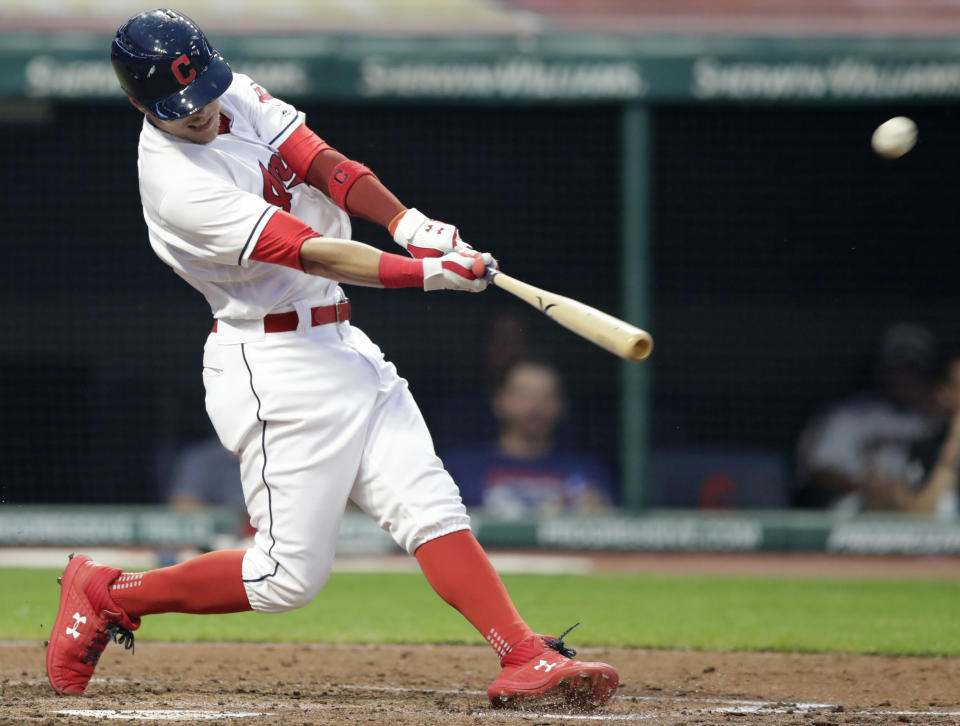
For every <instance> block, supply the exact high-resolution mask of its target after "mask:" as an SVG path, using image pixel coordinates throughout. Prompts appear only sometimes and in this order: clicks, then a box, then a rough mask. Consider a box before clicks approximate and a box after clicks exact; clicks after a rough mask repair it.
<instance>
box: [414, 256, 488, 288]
mask: <svg viewBox="0 0 960 726" xmlns="http://www.w3.org/2000/svg"><path fill="white" fill-rule="evenodd" d="M498 267H499V265H498V264H497V261H496V260H495V259H494V257H493V255H491V254H490V253H489V252H484V253H483V254H481V253H479V252H474V251H473V250H464V251H463V252H448V253H447V254H445V255H444V256H443V257H428V258H425V259H424V260H423V289H424V290H426V291H428V292H429V291H430V290H466V291H468V292H482V291H484V290H486V289H487V279H486V274H487V269H488V268H492V269H494V270H496V269H497V268H498Z"/></svg>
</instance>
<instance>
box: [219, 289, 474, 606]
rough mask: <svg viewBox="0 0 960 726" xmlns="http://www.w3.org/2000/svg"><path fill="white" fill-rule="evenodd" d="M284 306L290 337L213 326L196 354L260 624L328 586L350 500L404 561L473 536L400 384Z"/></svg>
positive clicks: (336, 332) (344, 337) (377, 358)
mask: <svg viewBox="0 0 960 726" xmlns="http://www.w3.org/2000/svg"><path fill="white" fill-rule="evenodd" d="M329 302H332V301H328V303H327V304H329ZM319 304H324V303H319ZM295 307H296V308H297V310H298V313H300V321H301V322H300V327H299V328H298V329H297V330H296V331H291V332H283V333H264V332H263V325H262V322H259V321H253V322H251V321H243V322H241V321H224V320H220V321H218V330H217V332H215V333H211V334H210V336H209V337H208V339H207V343H206V345H205V347H204V358H203V366H204V367H203V378H204V386H205V388H206V407H207V412H208V414H209V415H210V420H211V421H212V422H213V425H214V428H215V429H216V431H217V434H218V436H219V437H220V441H221V442H222V443H223V445H224V446H226V447H227V449H229V450H231V451H233V452H236V453H237V454H238V455H239V457H240V471H241V479H242V484H243V493H244V498H245V500H246V505H247V511H248V512H249V514H250V521H251V523H252V525H253V526H254V527H255V528H256V535H255V537H254V545H253V547H251V548H250V549H249V550H247V552H246V554H245V555H244V558H243V579H244V583H245V587H246V591H247V596H248V598H249V600H250V605H251V607H252V608H253V609H254V610H259V611H261V612H280V611H283V610H289V609H292V608H297V607H301V606H303V605H306V604H307V603H309V602H310V601H311V600H312V599H313V598H314V597H316V595H317V593H318V592H319V591H320V589H321V588H322V587H323V586H324V584H326V582H327V579H328V578H329V576H330V569H331V566H332V564H333V557H334V552H335V547H336V542H337V537H338V535H339V532H340V524H341V522H342V519H343V512H344V508H345V506H346V503H347V499H348V497H349V498H350V499H351V500H353V501H354V502H355V503H356V504H357V506H358V507H360V508H361V509H362V510H363V511H365V512H366V513H367V514H369V515H370V516H371V517H373V519H374V520H376V522H377V523H378V524H379V525H380V526H381V527H382V528H384V529H385V530H386V531H388V532H389V533H390V534H391V535H392V536H393V538H394V540H396V542H397V543H398V544H399V545H400V546H401V547H402V548H403V549H405V550H406V551H407V552H409V553H411V554H413V552H414V551H415V550H416V549H417V547H419V546H420V545H422V544H423V543H424V542H428V541H429V540H431V539H434V538H436V537H440V536H442V535H445V534H449V533H451V532H456V531H458V530H463V529H469V527H470V520H469V517H468V516H467V513H466V509H465V508H464V506H463V503H462V501H461V499H460V494H459V491H458V489H457V487H456V485H455V484H454V482H453V480H452V478H451V477H450V475H449V474H448V473H447V472H446V470H445V469H444V468H443V465H442V463H441V462H440V459H439V458H438V457H437V455H436V454H435V453H434V449H433V442H432V440H431V438H430V434H429V432H428V431H427V427H426V424H425V423H424V421H423V416H422V415H421V413H420V410H419V409H418V407H417V405H416V403H415V402H414V400H413V397H412V396H411V394H410V391H409V389H408V387H407V382H406V380H404V379H403V378H400V377H399V376H398V375H397V372H396V368H395V367H394V365H393V364H392V363H389V362H387V361H386V360H385V359H384V357H383V354H382V353H381V351H380V349H379V348H378V347H377V346H376V345H374V344H373V343H372V342H371V341H370V339H369V338H368V337H367V336H366V335H365V334H364V333H363V332H362V331H360V330H359V329H357V328H355V327H353V326H351V325H350V324H349V323H346V322H344V323H330V324H327V325H319V326H315V327H309V326H308V325H307V324H306V323H305V322H304V321H305V320H309V314H308V313H307V311H308V310H309V307H310V306H309V305H308V304H297V305H296V306H295ZM305 313H306V314H305ZM258 324H259V328H258V327H257V325H258Z"/></svg>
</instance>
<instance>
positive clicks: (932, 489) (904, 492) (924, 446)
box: [890, 353, 960, 519]
mask: <svg viewBox="0 0 960 726" xmlns="http://www.w3.org/2000/svg"><path fill="white" fill-rule="evenodd" d="M934 402H935V404H936V406H937V408H938V409H939V410H940V412H941V413H942V415H943V424H942V425H941V427H940V430H939V431H937V432H936V433H935V434H933V435H932V436H928V437H926V438H924V439H921V440H920V441H918V442H916V443H915V444H914V445H913V446H911V447H910V459H909V466H908V469H907V478H906V479H905V480H904V481H903V482H902V484H901V486H899V487H895V488H894V489H893V490H892V492H891V497H890V505H891V508H894V509H898V510H901V511H908V512H925V513H932V514H936V515H937V516H938V517H940V518H943V519H950V518H953V517H956V516H957V508H958V496H957V490H958V487H957V480H958V476H957V471H958V468H960V353H954V354H952V355H950V356H948V357H947V358H946V359H945V361H944V365H943V367H942V370H941V371H940V375H939V377H938V379H937V382H936V384H935V387H934Z"/></svg>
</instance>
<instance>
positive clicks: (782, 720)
mask: <svg viewBox="0 0 960 726" xmlns="http://www.w3.org/2000/svg"><path fill="white" fill-rule="evenodd" d="M581 652H582V655H583V656H585V657H587V658H589V659H590V660H604V661H607V662H609V663H612V664H613V665H615V666H616V667H617V669H618V670H619V671H620V675H621V681H622V686H621V688H620V690H619V692H618V693H617V695H616V696H615V697H614V698H613V699H612V700H611V701H610V702H609V703H608V704H607V705H606V706H605V707H603V708H600V709H595V710H592V711H586V712H568V711H563V710H561V709H558V708H555V707H551V708H545V709H540V710H536V709H528V710H510V711H506V710H502V709H497V708H493V707H491V706H490V704H489V703H488V701H487V698H486V686H487V683H488V682H489V681H490V680H491V679H492V678H493V677H494V676H495V675H496V673H497V664H496V659H495V657H494V656H493V655H492V654H491V652H490V651H489V649H487V648H485V647H479V646H476V647H474V646H414V645H378V646H373V645H371V646H365V645H315V644H307V645H304V644H206V643H201V644H196V643H191V644H171V643H152V642H147V641H144V642H142V644H141V643H138V644H137V651H136V655H134V656H131V655H130V654H129V653H128V652H124V651H123V650H121V649H116V648H108V649H107V650H106V652H105V653H104V656H103V659H102V660H101V663H100V666H99V668H98V670H97V677H96V678H94V679H93V681H92V682H91V684H90V686H89V688H88V689H87V694H86V695H85V696H82V697H57V696H55V695H54V694H53V692H52V690H51V689H50V687H49V685H48V684H47V682H46V679H45V677H44V673H43V655H44V654H43V646H42V644H40V643H36V644H34V643H7V644H2V645H0V724H21V723H44V724H45V723H56V724H93V723H110V722H114V721H125V722H128V723H130V722H136V723H157V724H160V723H180V724H186V723H236V724H250V725H251V726H253V725H255V724H328V723H329V724H336V723H361V722H362V723H391V724H424V723H431V724H467V723H470V724H521V723H536V724H564V723H572V722H634V721H636V722H644V723H650V724H691V723H697V724H713V723H717V724H730V723H738V724H754V723H756V724H804V725H805V726H812V725H818V726H824V725H826V724H837V725H839V724H850V723H854V724H886V723H914V724H956V723H960V700H958V699H960V692H958V691H957V689H956V684H957V683H958V682H960V660H957V659H947V658H914V657H903V658H886V657H879V656H850V655H817V654H799V653H729V652H723V653H718V652H702V651H697V652H695V651H665V650H664V651H661V650H632V649H595V648H583V649H582V651H581Z"/></svg>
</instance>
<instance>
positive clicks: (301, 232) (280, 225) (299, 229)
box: [250, 209, 323, 270]
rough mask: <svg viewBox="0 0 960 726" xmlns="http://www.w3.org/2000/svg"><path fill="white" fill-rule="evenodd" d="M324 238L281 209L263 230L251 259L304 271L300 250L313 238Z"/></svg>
mask: <svg viewBox="0 0 960 726" xmlns="http://www.w3.org/2000/svg"><path fill="white" fill-rule="evenodd" d="M322 236H323V235H321V234H319V233H317V232H316V231H314V230H313V229H311V228H310V227H308V226H307V225H306V224H304V223H303V222H301V221H300V220H299V219H297V218H296V217H294V216H293V215H292V214H290V213H289V212H285V211H284V210H282V209H280V210H278V211H277V212H276V214H274V215H273V216H272V217H271V218H270V221H269V222H267V225H266V226H265V227H264V228H263V232H261V233H260V237H259V238H258V239H257V244H256V245H255V246H254V248H253V252H251V253H250V259H251V260H257V261H258V262H272V263H273V264H275V265H285V266H287V267H292V268H294V269H296V270H303V263H302V262H300V248H301V247H302V246H303V243H304V242H306V241H307V240H308V239H310V238H311V237H322Z"/></svg>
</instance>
